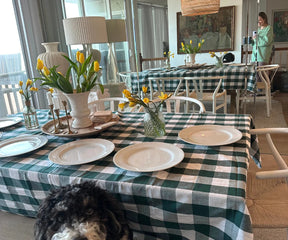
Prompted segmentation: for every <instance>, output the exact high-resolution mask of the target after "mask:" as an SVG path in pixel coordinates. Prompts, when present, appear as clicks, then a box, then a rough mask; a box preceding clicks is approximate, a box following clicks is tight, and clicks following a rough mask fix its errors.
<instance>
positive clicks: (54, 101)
mask: <svg viewBox="0 0 288 240" xmlns="http://www.w3.org/2000/svg"><path fill="white" fill-rule="evenodd" d="M53 103H54V109H60V104H59V98H58V97H55V96H54V97H53Z"/></svg>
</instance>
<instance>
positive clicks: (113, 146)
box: [48, 138, 115, 166]
mask: <svg viewBox="0 0 288 240" xmlns="http://www.w3.org/2000/svg"><path fill="white" fill-rule="evenodd" d="M85 142H89V143H91V142H94V143H98V144H99V143H100V142H101V143H102V144H104V145H105V144H106V145H108V144H109V145H110V148H109V151H107V152H106V153H105V154H104V155H101V156H98V157H96V156H95V159H93V160H86V161H85V160H84V161H82V162H81V163H78V162H77V163H76V162H74V163H73V162H69V163H66V164H65V163H63V161H61V163H60V161H57V157H54V156H53V155H54V154H58V155H59V153H61V152H63V151H64V150H66V149H67V148H71V147H73V146H74V147H76V146H77V145H79V144H83V143H85ZM114 149H115V145H114V143H113V142H111V141H109V140H106V139H103V138H85V139H80V140H77V141H73V142H68V143H65V144H63V145H61V146H59V147H57V148H55V149H54V150H53V151H51V152H50V153H49V155H48V159H49V160H50V161H51V162H53V163H56V164H59V165H64V166H67V165H68V166H69V165H71V166H72V165H81V164H86V163H89V162H94V161H97V160H100V159H102V158H104V157H106V156H108V155H109V154H110V153H111V152H113V151H114Z"/></svg>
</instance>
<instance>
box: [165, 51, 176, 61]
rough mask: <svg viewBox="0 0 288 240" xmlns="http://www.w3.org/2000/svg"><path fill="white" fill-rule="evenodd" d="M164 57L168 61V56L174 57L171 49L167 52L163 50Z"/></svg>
mask: <svg viewBox="0 0 288 240" xmlns="http://www.w3.org/2000/svg"><path fill="white" fill-rule="evenodd" d="M163 54H164V57H166V58H167V61H168V62H170V57H172V58H174V53H172V52H171V51H169V52H164V53H163Z"/></svg>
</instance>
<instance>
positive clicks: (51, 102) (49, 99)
mask: <svg viewBox="0 0 288 240" xmlns="http://www.w3.org/2000/svg"><path fill="white" fill-rule="evenodd" d="M46 96H47V100H48V105H53V100H52V94H51V92H47V93H46Z"/></svg>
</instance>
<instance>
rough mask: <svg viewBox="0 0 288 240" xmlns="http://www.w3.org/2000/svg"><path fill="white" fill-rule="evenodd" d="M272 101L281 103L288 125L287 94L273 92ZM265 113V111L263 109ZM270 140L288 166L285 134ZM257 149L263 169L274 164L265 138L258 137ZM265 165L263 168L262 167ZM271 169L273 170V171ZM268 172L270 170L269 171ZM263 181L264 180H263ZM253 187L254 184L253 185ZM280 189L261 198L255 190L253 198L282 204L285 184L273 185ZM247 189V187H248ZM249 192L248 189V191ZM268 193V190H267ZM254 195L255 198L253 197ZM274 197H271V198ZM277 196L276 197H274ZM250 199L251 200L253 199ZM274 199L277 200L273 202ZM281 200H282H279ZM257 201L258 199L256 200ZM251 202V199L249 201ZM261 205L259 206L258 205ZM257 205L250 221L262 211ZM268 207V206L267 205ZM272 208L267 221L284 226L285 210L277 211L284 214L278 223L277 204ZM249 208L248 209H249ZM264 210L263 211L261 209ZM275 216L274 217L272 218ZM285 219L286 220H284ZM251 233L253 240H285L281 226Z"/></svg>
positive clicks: (249, 174)
mask: <svg viewBox="0 0 288 240" xmlns="http://www.w3.org/2000/svg"><path fill="white" fill-rule="evenodd" d="M273 100H276V101H279V102H281V104H282V110H283V115H284V118H285V121H286V123H287V125H288V93H284V92H275V93H274V94H273ZM264 111H265V109H264ZM272 139H273V141H274V143H275V145H276V147H277V148H278V150H279V152H280V153H281V155H282V156H283V158H284V159H285V160H286V162H287V164H288V148H287V146H288V144H287V143H288V136H287V134H286V135H285V134H277V135H276V134H275V135H272ZM259 147H260V152H261V157H262V165H263V168H264V169H265V167H267V165H269V164H274V161H273V157H272V155H271V151H270V149H268V145H267V142H266V139H265V136H263V135H262V136H260V137H259ZM264 165H265V167H264ZM274 167H275V168H277V166H274ZM274 167H273V169H274ZM253 168H254V171H258V170H259V169H257V167H255V166H254V165H253V164H250V167H249V171H253ZM269 170H270V169H269ZM249 176H250V178H251V176H252V178H253V181H255V175H254V174H252V175H251V173H249V172H248V181H247V182H248V184H247V185H249V182H250V181H251V179H250V180H249ZM256 181H257V182H258V184H259V182H260V181H263V180H256ZM264 181H265V180H264ZM253 185H255V183H254V184H253ZM263 185H265V187H266V188H267V189H268V187H267V184H264V183H263V184H259V186H260V187H259V188H261V186H262V187H263ZM271 185H272V183H271ZM280 187H281V191H280V192H278V191H277V192H275V193H274V194H269V193H266V194H265V191H263V194H262V195H261V194H259V196H260V195H261V197H258V196H257V193H258V192H261V191H262V190H261V189H257V190H256V191H254V192H257V191H258V192H257V193H256V194H254V196H253V197H255V198H257V197H258V198H261V201H262V200H263V202H264V201H267V200H269V198H270V197H271V198H274V199H273V201H279V205H281V204H283V199H284V200H285V199H287V196H288V188H287V183H283V184H282V185H281V184H279V182H277V184H275V186H274V187H273V189H275V190H277V189H278V190H279V189H280ZM248 188H249V186H248ZM254 190H255V189H254ZM248 191H249V189H248ZM268 191H270V190H268ZM255 195H256V196H255ZM272 195H273V196H274V197H273V196H272ZM277 195H278V196H277ZM276 196H277V197H276ZM253 197H252V198H253ZM275 198H277V199H276V200H275ZM281 198H283V199H281ZM258 200H259V199H258ZM250 201H251V199H250ZM253 201H255V202H254V204H255V203H256V202H257V199H253ZM247 203H248V205H249V201H248V202H247ZM260 205H261V204H260ZM260 205H258V206H257V203H256V205H255V206H254V207H252V208H251V209H250V210H249V211H250V214H251V218H252V221H253V211H254V210H255V212H257V209H258V210H259V209H263V208H261V206H260ZM268 205H269V204H268ZM273 205H274V208H275V209H272V208H273V207H271V211H269V209H265V211H266V210H267V213H269V214H271V215H270V216H269V217H268V219H271V221H272V222H273V220H272V219H273V218H274V219H275V221H274V222H279V223H281V224H279V225H282V224H283V222H284V225H285V223H286V222H287V215H286V214H288V212H287V211H286V210H285V211H284V212H283V211H281V209H280V210H279V209H278V210H279V211H280V215H281V214H284V215H283V216H282V218H281V220H282V219H283V221H278V220H279V219H277V218H279V217H281V216H279V214H276V215H277V216H276V215H275V214H274V212H276V211H278V210H277V208H276V206H275V205H278V204H277V202H276V203H275V202H274V204H273ZM249 208H250V207H249ZM263 210H264V209H263ZM273 211H274V212H273ZM261 212H262V210H261V211H260V214H261ZM274 215H275V216H274ZM284 219H286V220H284ZM269 221H270V220H268V221H267V222H269ZM271 225H273V223H271ZM253 231H254V240H270V239H277V240H287V239H288V238H287V236H288V235H287V227H283V225H282V226H281V227H278V228H277V226H273V227H267V226H266V227H254V228H253Z"/></svg>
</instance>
